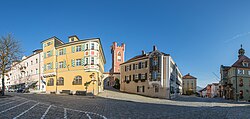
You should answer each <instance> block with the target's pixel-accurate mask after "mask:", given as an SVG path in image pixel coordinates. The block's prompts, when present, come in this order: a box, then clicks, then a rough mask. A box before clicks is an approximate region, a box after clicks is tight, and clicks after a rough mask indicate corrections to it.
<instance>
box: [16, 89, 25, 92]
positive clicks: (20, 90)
mask: <svg viewBox="0 0 250 119" xmlns="http://www.w3.org/2000/svg"><path fill="white" fill-rule="evenodd" d="M23 91H24V88H19V89H17V91H16V92H17V93H22V92H23Z"/></svg>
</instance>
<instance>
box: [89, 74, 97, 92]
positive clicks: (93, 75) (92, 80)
mask: <svg viewBox="0 0 250 119" xmlns="http://www.w3.org/2000/svg"><path fill="white" fill-rule="evenodd" d="M89 77H90V78H91V82H92V84H93V97H94V96H95V86H94V84H95V81H96V80H95V73H92V74H91V75H89Z"/></svg>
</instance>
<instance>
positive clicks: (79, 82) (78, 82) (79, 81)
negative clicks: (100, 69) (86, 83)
mask: <svg viewBox="0 0 250 119" xmlns="http://www.w3.org/2000/svg"><path fill="white" fill-rule="evenodd" d="M73 85H82V77H81V76H79V75H78V76H76V77H75V78H74V80H73Z"/></svg>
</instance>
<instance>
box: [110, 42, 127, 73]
mask: <svg viewBox="0 0 250 119" xmlns="http://www.w3.org/2000/svg"><path fill="white" fill-rule="evenodd" d="M124 52H125V44H124V43H122V44H121V46H118V45H117V43H116V42H113V44H112V46H111V54H112V67H111V69H110V73H111V74H112V73H120V64H121V63H123V62H124V58H125V56H124Z"/></svg>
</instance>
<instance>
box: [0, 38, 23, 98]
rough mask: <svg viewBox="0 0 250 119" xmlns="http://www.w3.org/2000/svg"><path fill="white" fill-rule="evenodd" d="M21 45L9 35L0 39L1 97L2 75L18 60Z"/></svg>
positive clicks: (3, 89) (3, 85)
mask: <svg viewBox="0 0 250 119" xmlns="http://www.w3.org/2000/svg"><path fill="white" fill-rule="evenodd" d="M20 56H21V45H20V43H19V41H17V40H16V39H14V37H13V36H12V35H11V34H8V35H7V36H6V37H4V36H2V37H1V38H0V74H1V78H2V96H4V91H5V84H4V75H5V74H6V73H7V71H8V70H9V69H10V68H11V64H12V62H13V61H16V60H18V59H20Z"/></svg>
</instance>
